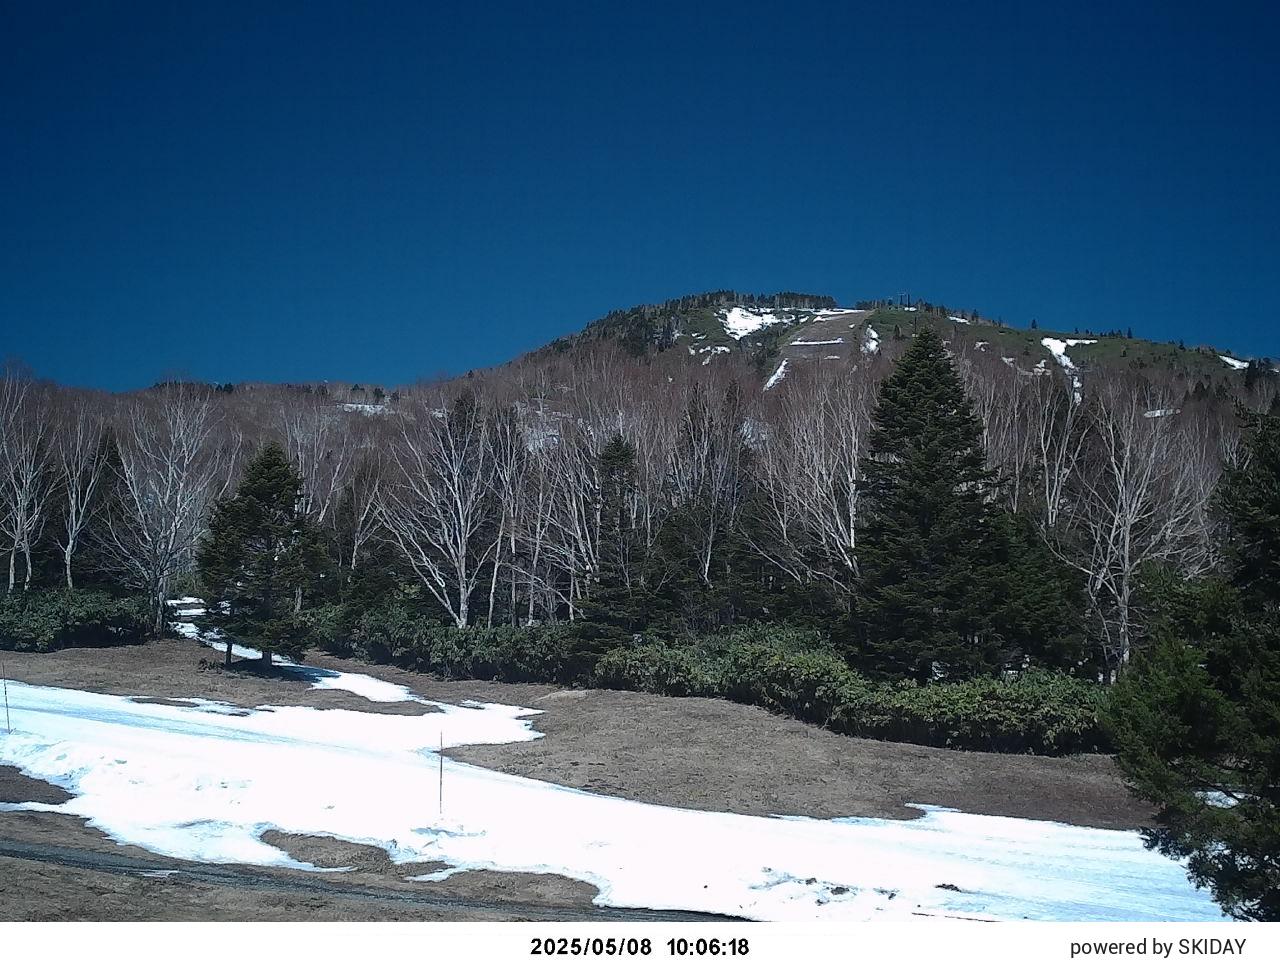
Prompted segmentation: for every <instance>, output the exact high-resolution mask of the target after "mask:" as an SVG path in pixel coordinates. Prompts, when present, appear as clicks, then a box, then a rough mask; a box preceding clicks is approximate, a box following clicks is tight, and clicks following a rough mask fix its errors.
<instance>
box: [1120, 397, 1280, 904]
mask: <svg viewBox="0 0 1280 960" xmlns="http://www.w3.org/2000/svg"><path fill="white" fill-rule="evenodd" d="M1250 419H1251V420H1252V429H1251V431H1250V437H1249V441H1248V451H1247V454H1248V455H1247V457H1246V458H1245V460H1244V461H1243V462H1244V463H1245V466H1243V467H1236V468H1232V469H1228V470H1227V472H1226V473H1225V475H1224V477H1223V480H1222V482H1221V485H1220V487H1219V493H1218V498H1217V504H1218V507H1219V509H1220V511H1221V513H1222V519H1223V521H1224V525H1225V527H1226V530H1227V536H1226V538H1225V542H1224V543H1223V544H1222V545H1221V546H1222V552H1223V554H1224V556H1225V558H1226V561H1227V563H1226V568H1227V569H1226V576H1225V577H1211V578H1206V579H1203V580H1200V581H1193V582H1191V583H1186V582H1184V581H1182V580H1181V578H1178V577H1176V576H1174V575H1168V576H1165V577H1163V578H1160V579H1159V580H1158V582H1157V585H1156V587H1155V589H1152V590H1149V593H1150V594H1151V595H1152V601H1153V602H1152V605H1153V607H1154V613H1153V616H1152V618H1151V619H1152V624H1151V630H1150V632H1151V637H1152V642H1151V644H1150V645H1149V647H1148V648H1147V649H1146V650H1145V651H1142V652H1141V653H1140V654H1139V655H1138V656H1137V657H1136V658H1135V660H1134V662H1133V664H1132V666H1131V667H1130V669H1129V670H1128V671H1126V673H1125V674H1124V675H1123V676H1122V678H1121V680H1120V682H1119V684H1117V686H1116V688H1115V690H1114V691H1113V693H1112V696H1111V698H1110V701H1109V705H1108V708H1107V720H1108V723H1109V725H1110V727H1111V730H1112V736H1113V739H1114V740H1115V742H1116V746H1117V759H1118V761H1119V763H1120V766H1121V768H1122V769H1123V770H1124V772H1125V774H1126V776H1127V777H1128V778H1129V781H1130V784H1131V786H1132V788H1133V789H1134V791H1135V792H1136V793H1137V794H1138V795H1139V796H1141V797H1142V798H1144V799H1145V800H1147V801H1148V802H1150V803H1152V804H1154V805H1155V806H1156V808H1157V814H1156V826H1155V827H1154V828H1152V829H1150V830H1148V831H1146V838H1147V844H1148V846H1151V847H1155V848H1158V849H1159V850H1160V852H1161V853H1164V854H1165V855H1167V856H1171V857H1177V858H1180V859H1182V858H1185V859H1186V861H1187V871H1188V873H1189V874H1190V876H1191V878H1192V880H1193V881H1194V882H1195V883H1196V884H1197V885H1199V886H1207V887H1209V888H1210V890H1211V892H1212V894H1213V896H1214V899H1215V900H1217V902H1218V903H1219V904H1220V905H1221V906H1222V908H1223V909H1224V910H1225V911H1226V912H1227V913H1229V914H1231V915H1232V916H1235V917H1238V918H1240V919H1250V920H1280V418H1276V417H1273V416H1265V415H1263V416H1258V415H1250Z"/></svg>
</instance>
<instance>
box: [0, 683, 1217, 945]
mask: <svg viewBox="0 0 1280 960" xmlns="http://www.w3.org/2000/svg"><path fill="white" fill-rule="evenodd" d="M9 687H10V689H9V697H10V706H11V709H12V711H13V720H14V732H13V734H12V735H9V736H6V737H3V738H0V763H7V764H12V765H15V766H17V767H18V768H20V769H21V770H22V771H23V772H24V773H26V774H28V775H29V776H34V777H38V778H40V779H44V780H48V781H51V782H56V783H59V784H61V785H62V786H64V787H65V788H66V789H67V790H69V791H70V792H71V793H72V794H73V797H72V799H70V800H68V801H66V803H64V804H63V805H61V806H59V807H56V808H51V807H48V806H47V805H44V804H31V803H28V804H12V805H7V806H8V807H9V808H12V809H26V810H34V809H37V808H38V809H56V810H58V811H60V812H63V813H67V814H70V815H73V816H79V817H84V818H86V819H87V820H88V821H89V823H90V824H91V825H92V826H94V827H96V828H98V829H100V830H103V831H104V832H106V833H107V834H109V835H110V836H112V837H113V838H115V839H116V840H117V841H119V842H120V843H133V844H137V845H139V846H142V847H144V848H146V849H148V850H151V851H153V852H155V853H158V854H163V855H166V856H171V857H177V858H182V859H186V860H195V861H202V862H234V863H248V864H256V865H266V866H291V867H300V868H306V869H315V868H314V867H312V866H311V865H309V864H303V863H300V862H297V861H294V860H292V859H291V858H290V857H289V856H288V855H287V854H285V853H284V852H283V851H281V850H279V849H277V848H275V847H273V846H271V845H269V844H267V843H265V842H263V840H262V839H261V838H262V835H263V833H265V832H266V831H267V830H270V829H278V830H281V831H284V832H289V833H299V834H306V835H314V836H328V837H334V838H337V839H340V840H346V841H349V842H352V843H361V844H372V845H376V846H379V847H381V848H382V849H384V850H386V851H387V853H388V855H389V856H390V858H391V860H392V861H393V862H395V863H426V862H430V861H436V862H443V863H445V864H447V866H448V868H449V869H450V870H466V869H489V870H501V871H507V872H533V873H555V874H560V875H563V876H567V877H571V878H574V879H579V880H583V881H585V882H587V883H591V884H594V885H595V886H596V887H597V888H598V889H599V891H600V893H599V895H598V896H597V897H596V902H597V903H600V904H607V905H612V906H620V907H621V906H625V907H647V908H655V909H656V908H678V909H685V910H699V911H706V912H715V913H723V914H732V915H736V916H742V917H748V918H754V919H761V920H772V919H778V920H811V919H828V918H829V919H833V920H853V919H910V918H912V917H913V916H917V915H925V916H953V917H954V916H960V917H984V918H996V919H1004V918H1008V919H1041V920H1132V921H1149V922H1151V921H1157V920H1221V919H1223V916H1222V914H1221V912H1220V911H1219V910H1218V908H1217V907H1216V906H1215V905H1214V904H1213V902H1212V901H1211V900H1210V898H1209V897H1208V895H1207V894H1205V893H1204V892H1202V891H1198V890H1196V889H1195V888H1194V887H1193V886H1192V885H1191V884H1190V883H1189V882H1188V881H1187V878H1186V876H1185V873H1184V871H1183V868H1182V866H1181V865H1180V864H1178V863H1176V862H1174V861H1172V860H1169V859H1166V858H1165V857H1162V856H1161V855H1160V854H1158V853H1156V852H1154V851H1150V850H1147V849H1146V848H1145V847H1144V845H1143V843H1142V838H1141V837H1140V836H1139V835H1138V834H1137V833H1136V832H1129V831H1118V830H1098V829H1090V828H1084V827H1073V826H1067V825H1064V824H1058V823H1049V822H1044V821H1034V820H1019V819H1014V818H1008V817H989V816H977V815H972V814H965V813H959V812H957V811H953V810H946V809H941V808H937V807H920V809H921V810H922V811H923V813H924V815H923V816H921V817H919V818H918V819H915V820H884V819H871V818H846V819H840V820H834V821H823V820H811V819H807V818H801V817H794V818H765V817H748V816H741V815H737V814H729V813H715V812H708V811H695V810H682V809H677V808H672V807H662V806H656V805H652V804H645V803H638V802H636V801H631V800H623V799H619V798H615V797H605V796H599V795H596V794H591V793H586V792H583V791H580V790H574V789H569V788H566V787H559V786H555V785H553V784H549V783H544V782H541V781H536V780H528V779H524V778H522V777H515V776H510V775H507V774H502V773H496V772H494V771H491V770H485V769H482V768H479V767H473V766H470V765H468V764H463V763H458V762H455V761H453V760H449V759H447V758H446V759H445V760H444V761H443V763H444V773H443V781H442V782H443V796H444V804H443V810H440V809H439V807H438V806H437V800H436V797H437V791H438V790H439V789H440V782H439V781H438V780H437V777H438V776H439V769H440V766H439V765H440V762H441V761H440V759H439V757H438V755H437V753H436V751H437V748H438V745H439V744H440V743H441V741H443V743H444V745H445V746H446V747H455V746H460V745H462V744H469V743H508V742H518V741H528V740H532V739H535V738H536V737H538V736H539V734H538V733H536V732H534V731H533V730H531V729H530V724H529V719H528V718H529V717H530V716H531V715H532V713H534V712H536V711H529V710H523V709H520V708H516V707H504V706H495V705H482V706H478V707H472V706H465V705H464V706H456V705H450V704H440V705H439V706H440V708H441V712H439V713H429V714H425V715H422V716H399V715H387V714H377V713H364V712H358V711H350V710H314V709H311V708H308V707H298V706H288V707H273V708H270V709H259V710H254V711H248V712H247V713H246V714H245V715H240V716H232V715H225V714H220V713H211V712H204V711H199V710H196V709H192V708H188V707H181V706H174V705H170V704H154V703H146V704H143V703H136V702H133V701H131V700H129V699H127V698H124V697H114V696H107V695H104V694H95V693H87V692H84V691H79V690H63V689H58V688H54V687H38V686H30V685H28V684H25V683H17V682H11V683H10V685H9ZM439 876H440V872H439V871H437V872H436V873H434V874H430V873H428V874H424V879H438V878H439Z"/></svg>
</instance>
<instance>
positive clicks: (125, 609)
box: [0, 590, 151, 653]
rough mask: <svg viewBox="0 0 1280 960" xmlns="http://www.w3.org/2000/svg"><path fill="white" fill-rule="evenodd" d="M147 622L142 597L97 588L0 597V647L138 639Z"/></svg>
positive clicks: (49, 647)
mask: <svg viewBox="0 0 1280 960" xmlns="http://www.w3.org/2000/svg"><path fill="white" fill-rule="evenodd" d="M150 626H151V616H150V609H149V606H148V604H147V601H146V600H143V599H138V598H134V597H125V598H121V597H113V596H112V595H111V594H108V593H103V592H100V591H96V590H77V591H75V592H67V591H64V590H41V591H33V592H30V593H22V594H13V595H10V596H7V597H4V598H3V599H0V650H18V651H37V652H40V653H44V652H48V651H50V650H61V649H62V648H64V647H109V646H116V645H118V644H126V643H141V642H142V641H143V640H144V639H146V637H147V633H148V631H149V629H150Z"/></svg>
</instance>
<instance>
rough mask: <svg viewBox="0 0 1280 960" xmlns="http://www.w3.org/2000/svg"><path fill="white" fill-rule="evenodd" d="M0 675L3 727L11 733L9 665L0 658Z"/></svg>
mask: <svg viewBox="0 0 1280 960" xmlns="http://www.w3.org/2000/svg"><path fill="white" fill-rule="evenodd" d="M0 677H3V678H4V729H5V731H6V732H8V733H13V724H11V723H10V722H9V665H8V663H6V662H5V661H4V659H2V658H0Z"/></svg>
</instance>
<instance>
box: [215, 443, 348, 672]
mask: <svg viewBox="0 0 1280 960" xmlns="http://www.w3.org/2000/svg"><path fill="white" fill-rule="evenodd" d="M301 491H302V478H301V477H300V476H299V475H298V473H297V471H296V470H295V469H294V468H293V465H292V464H291V463H290V462H289V459H288V457H287V456H286V455H285V452H284V450H283V449H281V447H280V445H279V444H276V443H269V444H267V445H266V446H265V447H263V448H262V449H261V450H260V451H259V452H258V453H257V455H256V456H254V458H253V459H252V460H250V461H249V463H248V465H247V466H246V467H245V472H244V478H243V479H242V480H241V481H240V486H239V488H238V489H237V490H236V492H235V495H234V496H230V497H225V498H223V499H221V500H219V501H218V502H217V503H216V504H215V505H214V509H213V514H212V516H211V517H210V520H209V533H208V536H207V537H206V538H205V539H204V541H203V542H202V543H201V545H200V550H199V553H198V555H197V563H198V567H199V571H200V578H201V580H202V581H203V584H204V588H205V591H206V600H207V603H208V609H209V620H210V623H211V624H212V625H213V626H216V627H218V628H219V629H221V630H222V632H223V634H224V635H225V636H227V638H228V643H227V663H228V664H229V663H230V662H231V642H230V641H231V640H233V639H234V640H243V641H244V642H245V643H246V644H248V645H251V646H254V647H257V648H258V649H260V650H261V651H262V666H263V667H264V668H265V667H269V666H270V665H271V655H272V654H273V653H280V654H286V655H291V656H296V655H298V654H300V653H301V651H302V649H303V647H304V645H305V634H304V632H303V630H302V629H301V627H300V625H299V623H298V620H297V617H296V616H295V614H296V612H297V610H296V606H297V598H298V596H299V593H300V591H301V590H303V589H305V588H306V587H307V586H309V585H310V584H311V583H313V582H314V580H315V579H316V577H317V575H318V573H319V571H320V569H321V567H322V565H323V564H324V559H325V558H324V551H323V549H322V547H321V545H320V544H319V542H318V539H317V537H316V536H315V533H314V532H313V531H312V530H311V528H310V525H309V524H308V522H307V518H306V517H305V516H303V515H302V514H301V513H300V512H299V510H298V501H299V496H300V494H301Z"/></svg>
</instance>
